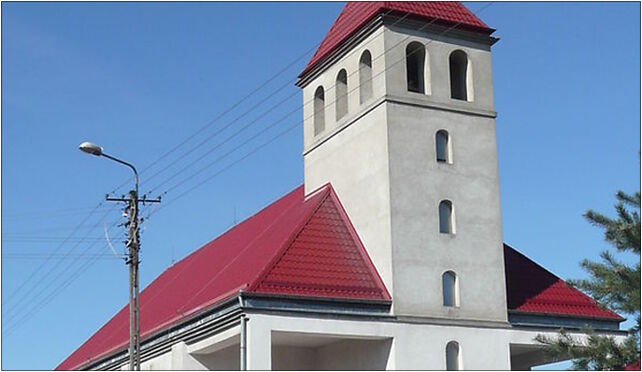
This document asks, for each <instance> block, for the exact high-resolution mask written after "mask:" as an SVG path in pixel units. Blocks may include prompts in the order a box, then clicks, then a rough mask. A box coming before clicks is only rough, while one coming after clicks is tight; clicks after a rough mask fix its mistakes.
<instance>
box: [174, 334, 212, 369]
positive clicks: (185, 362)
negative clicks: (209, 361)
mask: <svg viewBox="0 0 642 372" xmlns="http://www.w3.org/2000/svg"><path fill="white" fill-rule="evenodd" d="M171 363H172V368H171V369H172V370H199V371H201V370H206V369H207V368H205V366H203V365H202V364H201V363H199V361H198V360H196V359H194V357H192V356H191V355H190V354H189V352H188V351H187V345H186V344H185V342H182V341H181V342H179V343H177V344H174V345H173V346H172V362H171Z"/></svg>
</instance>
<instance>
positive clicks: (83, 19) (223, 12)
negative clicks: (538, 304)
mask: <svg viewBox="0 0 642 372" xmlns="http://www.w3.org/2000/svg"><path fill="white" fill-rule="evenodd" d="M485 4H486V3H469V4H468V5H469V7H470V8H471V9H472V10H473V11H475V10H477V9H479V8H481V7H482V6H483V5H485ZM342 6H343V3H183V4H177V3H7V2H5V3H2V57H3V58H2V243H3V244H2V253H3V259H2V303H3V307H2V314H3V315H2V326H3V327H2V328H3V335H2V368H3V369H51V368H54V367H55V366H56V365H57V364H58V363H59V362H60V361H62V360H63V359H64V358H65V357H66V356H67V355H68V354H70V353H71V352H72V351H73V350H75V349H76V348H77V347H78V346H79V345H80V344H81V343H83V342H84V341H85V340H86V339H87V338H88V337H89V336H90V335H91V334H93V332H94V331H96V330H97V329H98V328H99V327H100V326H101V325H102V324H104V323H105V322H106V321H107V320H108V319H109V318H110V317H111V316H112V315H114V314H115V313H116V312H117V311H118V310H119V309H120V308H121V307H122V306H123V305H125V304H126V302H127V280H128V276H127V269H126V266H125V265H124V264H123V262H121V261H117V260H115V259H109V258H108V256H106V255H109V254H110V251H109V249H108V248H107V247H106V246H105V245H104V227H103V223H102V222H101V221H102V220H101V217H102V216H103V215H104V214H105V213H106V212H107V209H106V208H104V205H102V206H101V207H100V208H99V210H98V211H97V212H96V213H94V214H91V215H90V214H89V210H90V209H91V208H92V207H94V206H96V205H98V203H100V202H101V201H102V200H103V198H104V195H105V193H107V192H109V191H111V190H113V189H114V188H115V187H116V186H118V185H119V184H121V183H122V182H123V181H126V180H127V179H128V177H129V170H128V169H126V168H124V167H122V166H119V165H117V164H115V163H111V162H109V161H107V160H105V159H99V158H94V157H90V156H87V155H83V154H81V153H80V152H79V151H78V150H77V146H78V144H79V143H80V142H81V141H83V140H92V141H95V142H97V143H100V144H101V145H102V146H104V147H105V150H106V151H109V153H111V154H113V155H117V156H119V157H121V158H123V159H127V160H129V161H131V162H134V163H135V164H136V165H137V166H138V167H139V169H140V170H143V169H145V168H146V166H147V165H149V164H151V163H152V162H153V161H154V160H155V159H158V158H159V156H161V155H162V154H163V153H165V152H166V151H167V150H169V149H171V148H173V147H174V146H175V145H177V144H179V143H180V142H181V141H182V140H183V139H185V138H187V137H188V136H189V135H190V134H192V133H194V132H196V131H197V130H198V129H199V128H201V127H203V126H204V125H205V124H207V123H208V122H209V121H210V120H212V119H213V118H215V117H217V116H218V115H219V114H220V113H222V112H223V111H224V110H225V109H227V108H229V107H230V106H232V105H233V104H234V103H236V102H237V101H238V100H240V99H241V98H242V97H243V96H245V95H246V94H247V93H249V92H250V91H251V90H252V89H254V88H255V87H257V86H258V85H259V84H261V83H262V82H264V81H266V80H267V79H268V78H270V77H271V76H273V75H274V74H275V73H277V72H278V71H280V70H281V69H282V68H284V67H285V66H286V65H288V64H289V63H291V62H292V61H294V60H296V59H297V58H298V57H300V56H301V55H302V54H304V53H305V52H306V51H308V50H310V49H311V48H312V47H313V46H315V45H316V44H317V43H319V42H320V41H321V39H322V38H323V36H324V35H325V33H326V32H327V30H328V28H329V27H330V26H331V24H332V22H333V21H334V19H335V18H336V16H337V15H338V13H339V12H340V10H341V8H342ZM479 16H480V17H481V18H482V19H483V20H484V21H486V22H487V23H488V24H489V25H490V26H492V27H494V28H496V29H497V30H498V31H497V32H496V36H498V37H500V38H501V40H500V41H499V42H498V43H497V44H496V45H495V46H494V47H493V79H494V82H495V102H496V110H497V111H498V114H499V116H498V118H497V136H498V143H499V166H500V180H501V198H502V199H501V206H502V216H503V231H504V239H505V241H506V242H508V243H510V244H512V245H513V246H515V247H517V248H518V249H519V250H520V251H521V252H523V253H525V254H526V255H527V256H529V257H531V258H532V259H534V260H535V261H537V262H539V263H540V264H542V265H544V266H545V267H547V268H548V269H550V270H551V271H552V272H554V273H555V274H557V275H560V276H562V277H564V278H579V277H583V275H584V273H583V271H582V270H581V269H580V268H579V266H578V262H579V261H580V260H581V259H583V258H585V257H590V258H596V257H597V256H598V253H599V252H600V251H601V250H602V249H604V248H606V247H607V245H606V244H605V243H604V242H603V239H602V233H601V231H599V230H598V229H596V228H594V227H592V226H590V225H589V224H588V223H587V222H586V221H585V220H584V219H583V217H582V214H583V213H584V212H585V211H586V210H587V209H588V208H595V209H597V210H600V211H605V212H608V213H611V212H612V211H613V207H612V206H613V203H614V197H613V196H614V193H615V192H616V191H617V190H618V189H623V190H625V191H629V192H633V191H635V190H639V188H640V183H639V176H640V173H639V169H640V160H639V155H638V151H639V150H640V38H639V35H640V6H639V4H638V3H608V4H607V3H523V4H519V3H496V4H493V5H492V6H490V7H489V8H487V9H485V10H484V11H483V12H482V13H481V14H480V15H479ZM309 57H310V54H308V55H306V56H305V57H304V58H301V59H299V60H298V61H296V62H295V63H294V64H293V65H292V67H290V68H288V69H287V70H286V71H285V72H284V73H283V74H282V75H279V76H278V77H277V78H276V79H275V80H273V81H271V82H270V83H269V84H268V85H267V86H266V87H265V88H264V89H263V90H261V91H259V92H258V93H257V94H256V95H254V96H252V97H250V98H249V99H248V100H247V101H245V102H244V103H243V104H241V105H239V106H238V107H237V108H236V109H234V110H233V111H232V112H230V113H228V114H226V115H225V116H223V117H222V118H221V119H220V120H218V121H216V122H214V123H213V124H212V125H211V126H210V127H208V128H207V129H205V130H204V131H203V132H201V134H199V135H198V136H196V138H195V139H193V140H192V141H191V142H190V144H192V147H191V149H193V150H195V151H193V152H191V153H189V154H188V155H185V156H184V157H182V159H181V161H179V162H177V163H176V164H171V161H172V160H174V159H178V158H179V157H181V156H182V154H183V153H184V152H185V151H186V150H187V149H188V148H187V147H181V148H180V149H179V150H177V151H176V152H174V153H172V154H171V155H169V156H167V157H166V158H164V159H163V160H162V161H161V162H159V163H158V164H156V165H155V166H153V167H152V168H149V170H147V171H146V172H143V173H142V174H141V177H142V180H143V181H142V190H141V191H142V192H146V191H148V190H149V189H150V188H151V189H152V190H153V193H152V195H151V196H156V195H157V194H158V193H160V192H163V191H165V190H167V189H168V187H170V186H172V185H173V184H175V183H178V184H179V186H177V187H176V188H174V189H173V190H172V191H171V192H169V193H167V194H166V195H165V196H164V200H163V204H162V206H163V207H162V209H159V210H158V212H157V213H156V214H154V215H153V216H152V217H151V219H150V220H149V221H148V223H145V227H146V228H145V230H144V233H143V235H142V241H143V247H142V265H141V270H142V273H141V283H142V285H147V284H148V283H149V282H150V281H151V280H152V279H153V278H155V277H156V276H157V275H159V274H160V273H161V272H162V271H163V270H164V269H166V268H167V267H168V266H169V265H170V264H171V263H172V260H173V259H174V260H176V259H179V258H181V257H184V256H185V255H187V254H188V253H190V252H191V251H193V250H195V249H197V248H198V247H200V246H201V245H202V244H204V243H206V242H207V241H209V240H211V239H213V238H214V237H216V236H217V235H219V234H220V233H222V232H223V231H225V230H226V229H228V228H229V227H230V226H232V225H233V224H234V221H235V220H241V219H243V218H245V217H247V216H249V215H251V214H253V213H254V212H256V211H258V210H259V209H261V208H262V207H264V206H265V205H267V204H268V203H269V202H271V201H273V200H275V199H277V198H278V197H280V196H281V195H283V194H284V193H286V192H287V191H289V190H291V189H293V188H295V187H296V186H298V185H299V184H301V183H302V181H303V164H302V157H301V150H302V133H301V127H300V126H299V127H296V128H295V129H294V130H293V131H290V132H288V133H287V134H286V135H284V136H282V137H280V138H279V139H278V140H276V141H275V142H273V143H272V144H270V145H268V146H267V147H265V148H263V149H262V150H261V151H260V152H258V153H256V154H255V155H253V156H250V157H248V158H246V159H245V160H243V161H242V162H240V163H238V164H237V165H235V166H233V167H232V168H230V169H229V170H227V171H225V172H223V173H220V174H219V175H218V176H215V177H214V178H212V179H211V180H210V181H209V182H206V183H204V184H203V185H202V186H201V187H198V188H196V189H194V190H193V191H191V192H189V193H187V194H185V196H184V197H181V198H179V199H176V197H178V196H180V195H181V194H182V193H183V191H185V190H187V189H189V188H190V187H191V186H192V185H195V184H197V183H199V182H200V181H201V180H203V179H206V178H207V177H211V176H212V175H214V174H216V173H217V172H218V171H219V170H220V169H222V168H224V167H225V166H226V165H227V164H230V163H231V162H233V161H235V160H236V159H239V158H240V157H242V156H243V155H244V154H245V153H247V151H250V150H251V149H252V148H254V147H256V146H258V145H260V144H261V143H263V142H264V141H266V140H267V139H269V138H270V137H271V136H273V135H275V134H277V133H279V132H280V131H282V130H284V129H285V128H287V127H289V126H292V125H296V123H297V122H300V120H301V117H302V114H301V112H300V110H299V111H296V112H295V113H294V114H292V115H290V116H288V117H286V119H285V120H284V121H282V122H280V123H278V124H276V127H274V128H272V129H268V130H267V132H265V133H264V134H262V135H259V136H258V137H257V138H255V139H254V140H252V141H249V143H248V141H247V138H250V137H252V136H253V135H254V134H255V133H258V132H259V131H260V130H262V129H263V128H266V127H267V126H269V125H271V124H272V123H273V122H275V121H276V120H278V119H279V118H281V117H283V116H284V115H286V114H287V113H289V112H291V111H292V110H296V109H297V107H299V106H300V105H301V100H302V99H301V96H300V93H298V92H297V88H296V87H295V86H294V85H293V84H292V83H289V84H288V83H287V82H288V80H293V79H294V78H295V77H296V75H297V74H298V73H299V72H300V70H301V69H302V68H303V66H304V64H305V62H307V59H308V58H309ZM283 84H288V85H287V88H285V89H284V90H282V91H280V92H279V93H278V94H276V95H275V96H274V97H271V98H269V99H268V100H267V101H266V102H264V103H262V104H260V105H259V106H257V103H259V102H260V101H261V100H262V99H263V98H264V97H265V96H266V95H267V94H268V93H269V92H271V91H273V90H275V89H276V88H278V87H279V86H281V85H283ZM291 94H294V96H293V97H292V98H291V99H289V100H287V101H285V103H284V104H282V105H281V106H278V107H277V108H275V109H274V110H273V111H272V112H270V113H269V114H267V115H264V116H262V117H261V113H262V112H263V111H265V110H267V109H269V108H270V107H274V106H275V104H276V103H278V102H279V101H281V100H283V99H285V98H286V97H288V96H289V95H291ZM252 107H255V110H254V111H251V112H249V113H248V114H247V115H246V116H244V117H242V118H241V119H239V120H238V121H237V122H236V123H234V124H233V125H232V127H231V128H229V129H228V130H227V131H225V132H224V135H228V134H231V133H233V132H234V130H236V129H237V128H240V127H242V126H243V125H245V124H247V123H250V122H251V121H253V120H255V119H256V118H259V120H258V121H257V122H256V124H255V125H252V126H250V127H249V128H248V129H247V130H246V131H244V132H242V133H241V134H240V135H239V138H238V139H237V140H235V141H231V142H229V143H226V144H224V145H223V146H222V147H221V148H219V149H217V150H216V151H215V152H213V153H212V154H210V155H208V156H206V157H205V158H204V159H203V160H201V161H200V162H198V163H196V164H195V165H193V166H191V167H188V166H187V164H189V163H190V162H191V161H193V160H194V159H196V158H198V157H199V156H200V155H201V154H203V153H205V152H206V151H208V150H209V149H210V148H212V147H213V146H215V144H217V143H219V141H220V139H219V138H222V137H215V139H214V140H212V141H208V142H206V143H205V144H204V145H202V146H200V147H196V144H198V143H199V142H200V141H202V140H203V139H205V138H207V137H208V136H210V135H211V134H212V133H214V132H215V131H216V130H217V129H218V128H221V127H223V126H224V125H226V124H228V123H230V122H231V121H232V120H234V119H235V118H237V117H238V116H240V115H242V114H243V113H244V112H245V111H246V110H248V109H250V108H252ZM243 143H247V146H246V147H243V148H241V149H240V150H239V152H235V153H233V154H232V155H229V156H228V157H226V158H224V159H223V160H221V161H220V162H218V163H215V164H213V165H212V166H211V167H208V168H205V170H203V171H202V172H200V173H198V174H197V175H193V174H194V173H196V172H197V171H198V170H199V169H202V168H203V167H205V166H206V165H208V164H209V163H211V162H213V161H214V160H215V159H217V158H218V157H219V156H220V154H224V153H225V152H227V151H229V150H230V149H233V148H234V147H235V146H238V145H240V144H243ZM168 165H170V166H169V167H167V168H165V171H164V172H163V173H160V174H158V175H157V176H155V177H154V178H153V179H149V178H150V177H151V176H152V175H153V174H154V173H155V172H156V171H157V170H159V169H163V168H164V167H166V166H168ZM179 171H182V173H180V174H179V175H178V176H176V177H174V178H172V179H171V180H170V181H168V182H167V183H165V184H163V185H160V186H159V187H157V186H158V184H159V183H161V181H163V180H166V179H168V178H169V177H170V176H172V175H173V174H176V173H177V172H179ZM146 179H149V181H148V182H146V181H145V180H146ZM184 179H185V181H183V180H184ZM126 190H127V189H126V188H121V189H120V192H125V191H126ZM174 200H175V201H174ZM110 206H111V204H109V205H108V207H110ZM152 208H153V207H152ZM69 209H73V210H69ZM61 210H65V211H64V212H62V211H61ZM52 211H53V212H52ZM148 211H149V207H146V208H144V212H145V213H147V212H148ZM87 216H89V217H88V219H87V223H86V225H94V228H86V227H85V226H83V227H81V228H80V229H78V230H76V231H75V232H74V233H73V234H71V233H72V231H73V230H72V229H73V228H74V227H75V226H77V225H78V224H79V223H80V222H82V221H83V220H84V219H85V218H87ZM107 216H108V217H107V220H106V221H108V222H114V221H122V220H123V218H121V217H120V215H119V212H118V211H112V212H110V213H109V214H108V215H107ZM122 229H123V228H122V227H121V228H114V229H112V230H111V233H110V236H111V238H112V240H113V241H114V242H113V243H114V246H115V248H116V249H117V250H118V251H122V244H121V243H120V241H119V239H118V238H117V237H118V236H117V235H118V233H119V232H121V231H122ZM70 234H71V238H70V239H69V240H68V241H67V242H64V241H63V240H62V238H65V237H67V236H69V235H70ZM84 236H87V237H88V239H91V240H84V241H83V240H81V238H82V237H84ZM92 244H94V245H92ZM51 252H59V253H60V254H69V255H68V256H67V259H60V256H56V257H53V258H52V259H50V260H49V261H45V260H43V259H42V256H43V255H44V254H48V253H51ZM80 252H90V254H99V255H100V256H79V255H78V253H80ZM69 257H73V259H69ZM88 257H98V260H97V261H92V260H91V259H89V258H88ZM39 268H40V269H39ZM38 269H39V270H38ZM34 273H35V274H34ZM75 273H78V274H75ZM23 283H24V284H23ZM31 309H35V310H34V311H32V310H31ZM12 328H13V329H12Z"/></svg>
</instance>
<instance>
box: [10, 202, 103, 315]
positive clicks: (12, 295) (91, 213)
mask: <svg viewBox="0 0 642 372" xmlns="http://www.w3.org/2000/svg"><path fill="white" fill-rule="evenodd" d="M102 205H103V202H100V203H98V205H96V207H94V209H93V210H92V211H91V212H89V214H88V215H87V217H85V218H84V219H83V220H82V222H81V223H80V224H79V225H78V226H77V227H76V228H75V229H74V230H73V231H72V232H71V233H70V234H69V235H68V237H69V238H71V237H72V236H73V235H74V234H75V233H76V230H77V229H78V228H79V227H80V226H83V225H84V224H85V223H86V222H87V221H88V220H89V218H91V216H92V215H93V214H94V213H95V212H96V211H97V210H98V209H99V208H100V207H101V206H102ZM65 243H66V241H63V242H62V243H60V245H59V246H58V247H57V248H56V249H55V250H54V253H57V252H58V251H59V250H60V248H62V246H63V245H64V244H65ZM48 262H49V260H45V261H44V262H43V263H42V264H41V265H40V266H39V267H38V268H37V269H35V270H34V271H33V272H32V273H31V274H30V275H29V276H28V277H27V279H26V280H25V281H24V282H22V284H21V285H19V286H18V287H17V288H16V289H15V290H14V291H13V292H11V294H9V295H8V296H7V297H6V298H3V299H2V305H3V307H4V306H6V304H8V303H10V302H11V299H13V298H14V296H15V295H16V294H17V293H18V292H20V291H22V289H23V288H24V286H25V285H26V284H27V283H28V282H29V281H30V280H31V278H33V277H34V276H35V275H36V273H38V272H40V270H42V269H43V268H44V267H45V265H46V264H47V263H48Z"/></svg>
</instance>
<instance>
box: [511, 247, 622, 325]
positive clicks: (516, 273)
mask: <svg viewBox="0 0 642 372" xmlns="http://www.w3.org/2000/svg"><path fill="white" fill-rule="evenodd" d="M504 265H505V267H506V294H507V297H508V309H509V310H514V311H519V312H523V313H533V314H548V315H571V316H580V317H591V318H602V319H609V320H624V319H623V318H622V317H621V316H619V315H618V314H616V313H615V312H613V311H611V310H608V309H605V308H602V307H600V306H599V305H598V304H597V302H595V300H593V299H592V298H591V297H589V296H587V295H586V294H584V293H582V292H581V291H579V290H578V289H576V288H574V287H571V286H570V285H568V284H566V283H565V282H564V281H563V280H562V279H560V278H559V277H557V276H556V275H554V274H552V273H551V272H549V271H548V270H546V269H545V268H543V267H541V266H540V265H538V264H536V263H535V262H534V261H532V260H530V259H529V258H528V257H526V256H524V255H523V254H521V253H519V252H517V251H516V250H515V249H513V248H511V247H510V246H509V245H507V244H504Z"/></svg>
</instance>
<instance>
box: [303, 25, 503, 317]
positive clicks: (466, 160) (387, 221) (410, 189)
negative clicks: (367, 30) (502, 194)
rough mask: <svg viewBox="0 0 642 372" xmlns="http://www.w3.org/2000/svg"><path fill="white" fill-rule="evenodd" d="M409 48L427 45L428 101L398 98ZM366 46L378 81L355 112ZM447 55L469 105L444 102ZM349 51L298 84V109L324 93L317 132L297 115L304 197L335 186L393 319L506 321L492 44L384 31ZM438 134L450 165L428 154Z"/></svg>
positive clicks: (407, 94)
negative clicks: (449, 297)
mask: <svg viewBox="0 0 642 372" xmlns="http://www.w3.org/2000/svg"><path fill="white" fill-rule="evenodd" d="M382 30H385V32H382ZM411 42H419V43H421V44H424V45H426V59H427V61H428V62H429V68H426V72H427V73H429V74H430V76H429V77H427V78H426V80H427V81H428V82H429V87H427V89H426V91H427V92H429V93H430V94H421V93H414V92H408V91H407V83H406V63H405V53H406V46H407V45H408V44H409V43H411ZM366 47H367V48H368V49H370V50H371V52H372V55H373V73H374V74H375V76H376V75H377V74H379V76H377V77H375V79H374V84H373V86H374V95H373V98H372V99H371V101H370V102H369V103H366V104H362V105H359V101H358V95H357V94H356V92H357V91H358V74H357V73H356V72H357V71H358V59H359V57H360V55H361V51H362V50H363V49H365V48H366ZM455 50H462V51H464V52H465V53H466V54H467V55H468V58H469V65H470V66H471V67H470V68H471V69H472V71H473V72H472V75H471V80H472V84H473V87H472V89H471V90H474V98H473V100H472V101H470V102H468V101H460V100H454V99H452V98H451V97H450V73H449V56H450V53H451V52H453V51H455ZM354 51H355V53H352V54H348V55H347V56H344V57H343V58H341V59H339V60H337V61H336V62H335V63H334V64H333V65H332V66H330V67H329V68H328V69H327V70H326V71H324V72H323V73H321V74H320V75H319V76H318V77H316V78H315V79H314V80H312V81H310V83H309V84H308V85H306V86H305V87H304V89H303V96H304V102H307V100H309V99H311V97H312V95H313V93H314V90H316V88H317V87H318V86H319V85H323V86H324V87H326V116H325V117H326V131H325V132H324V133H322V134H321V135H319V136H317V137H315V136H314V134H313V124H312V120H311V119H310V118H308V116H311V115H312V108H311V106H309V105H308V107H307V110H306V111H305V112H304V117H305V118H307V119H306V120H305V122H304V164H305V187H306V192H310V191H312V190H314V189H316V188H318V187H320V186H322V185H323V184H325V183H327V182H331V183H332V185H333V186H334V188H335V189H336V191H337V194H338V195H339V198H340V200H341V202H342V203H343V205H344V207H345V208H346V211H347V213H348V215H349V216H350V219H351V221H352V222H353V224H354V225H355V228H356V230H357V232H358V233H359V236H360V237H361V239H362V240H363V242H364V245H365V247H366V249H367V250H368V253H369V254H370V256H371V258H372V260H373V262H374V263H375V266H376V267H377V270H378V271H379V273H380V275H381V276H382V278H383V279H384V282H385V284H386V286H387V287H388V290H389V291H390V292H391V294H392V296H393V310H392V311H393V313H394V314H402V315H419V316H422V315H423V316H433V317H445V318H466V319H480V320H491V321H507V313H506V290H505V279H504V262H503V249H502V230H501V213H500V203H499V177H498V167H497V144H496V138H495V121H494V115H495V113H494V106H493V87H492V71H491V57H490V47H489V46H488V45H483V44H480V43H472V42H469V41H462V40H458V39H453V38H446V37H442V36H438V35H435V34H427V33H425V32H423V33H422V32H417V31H409V30H400V29H398V28H396V27H392V28H388V27H381V28H380V29H379V30H376V31H374V33H373V34H372V35H371V36H370V37H369V38H367V39H365V40H364V41H363V42H361V43H360V44H358V45H356V46H355V47H354ZM384 51H385V54H384V55H382V53H383V52H384ZM342 68H346V70H347V71H348V74H349V78H348V90H349V91H354V92H355V93H354V94H353V96H351V99H350V102H349V112H348V115H346V117H344V118H343V119H342V120H340V121H339V122H338V123H336V122H334V121H333V119H334V114H333V113H334V105H333V102H334V97H333V94H334V91H335V90H334V89H333V88H332V87H333V85H334V79H335V78H336V74H337V73H338V71H339V70H340V69H342ZM351 73H352V74H353V75H352V76H354V78H353V79H350V76H351V75H350V74H351ZM383 76H385V79H382V77H383ZM328 87H329V88H331V89H328ZM440 129H445V130H447V131H448V132H449V134H450V139H451V140H450V141H451V149H452V160H453V162H452V164H443V163H438V162H437V161H436V159H435V134H436V132H437V131H438V130H440ZM444 199H447V200H451V201H452V202H453V205H454V208H455V216H456V218H455V224H456V226H457V230H456V234H454V235H446V234H441V233H439V230H438V222H439V220H438V212H437V211H438V205H439V202H440V201H441V200H444ZM447 270H452V271H454V272H455V273H457V275H458V282H459V293H460V306H459V307H458V308H445V307H444V306H443V305H442V289H441V275H442V274H443V273H444V272H445V271H447Z"/></svg>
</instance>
